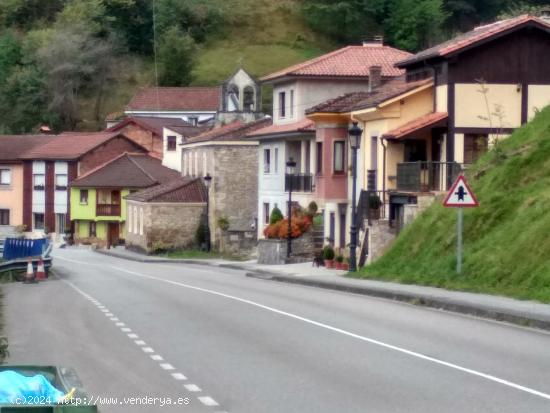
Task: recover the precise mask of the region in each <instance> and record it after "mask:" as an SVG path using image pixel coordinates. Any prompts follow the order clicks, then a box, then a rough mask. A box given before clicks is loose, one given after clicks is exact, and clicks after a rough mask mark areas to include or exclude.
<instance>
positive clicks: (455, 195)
mask: <svg viewBox="0 0 550 413" xmlns="http://www.w3.org/2000/svg"><path fill="white" fill-rule="evenodd" d="M443 206H445V207H448V208H456V207H459V208H460V207H463V208H473V207H478V206H479V203H478V202H477V199H476V196H475V195H474V193H473V192H472V190H471V189H470V186H469V185H468V182H467V181H466V177H465V176H464V175H459V176H458V178H456V181H455V183H454V184H453V186H452V187H451V189H450V190H449V193H448V194H447V196H446V197H445V201H443Z"/></svg>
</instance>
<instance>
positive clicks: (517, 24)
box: [397, 15, 550, 67]
mask: <svg viewBox="0 0 550 413" xmlns="http://www.w3.org/2000/svg"><path fill="white" fill-rule="evenodd" d="M525 25H536V26H539V27H541V28H543V29H546V30H549V29H550V23H548V22H546V21H544V20H542V19H540V18H538V17H535V16H530V15H523V16H519V17H515V18H512V19H507V20H501V21H498V22H495V23H492V24H488V25H485V26H480V27H477V28H475V29H474V30H471V31H469V32H466V33H464V34H461V35H459V36H457V37H455V38H453V39H451V40H448V41H446V42H444V43H441V44H438V45H436V46H434V47H431V48H429V49H426V50H423V51H421V52H420V53H417V54H415V55H414V56H411V57H409V58H408V59H404V60H402V61H400V62H399V63H397V66H398V67H406V66H408V65H410V64H413V63H417V62H420V61H422V60H426V59H430V58H433V57H439V56H441V57H444V56H448V55H451V54H454V53H456V52H459V51H461V50H463V49H465V48H469V47H471V46H474V45H476V44H477V43H479V42H482V41H486V40H488V39H490V38H492V37H494V36H497V35H500V34H503V33H506V32H509V31H514V30H517V29H519V28H521V27H523V26H525Z"/></svg>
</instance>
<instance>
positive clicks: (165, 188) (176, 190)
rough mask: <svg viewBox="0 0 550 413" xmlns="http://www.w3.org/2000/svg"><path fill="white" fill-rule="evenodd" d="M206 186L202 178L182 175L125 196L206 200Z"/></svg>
mask: <svg viewBox="0 0 550 413" xmlns="http://www.w3.org/2000/svg"><path fill="white" fill-rule="evenodd" d="M206 191H207V190H206V186H205V185H204V182H203V180H202V178H188V177H185V178H184V177H180V178H178V179H175V180H173V181H171V182H168V183H166V184H161V185H155V186H153V187H150V188H147V189H144V190H141V191H139V192H135V193H133V194H130V195H126V196H125V197H124V198H125V199H127V200H130V201H139V202H189V203H203V202H206V197H207V193H206Z"/></svg>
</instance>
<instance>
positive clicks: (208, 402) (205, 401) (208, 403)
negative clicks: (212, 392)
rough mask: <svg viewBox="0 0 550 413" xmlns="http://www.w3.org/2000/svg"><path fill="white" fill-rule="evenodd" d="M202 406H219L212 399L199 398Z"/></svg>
mask: <svg viewBox="0 0 550 413" xmlns="http://www.w3.org/2000/svg"><path fill="white" fill-rule="evenodd" d="M198 399H199V400H200V402H201V403H202V404H204V405H205V406H219V404H218V402H217V401H216V400H214V399H213V398H212V397H208V396H206V397H199V398H198Z"/></svg>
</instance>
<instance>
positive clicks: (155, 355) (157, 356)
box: [151, 354, 164, 361]
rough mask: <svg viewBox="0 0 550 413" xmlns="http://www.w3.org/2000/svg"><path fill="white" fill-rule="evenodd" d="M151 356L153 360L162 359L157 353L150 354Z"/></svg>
mask: <svg viewBox="0 0 550 413" xmlns="http://www.w3.org/2000/svg"><path fill="white" fill-rule="evenodd" d="M151 358H152V359H153V360H155V361H163V360H164V359H163V358H162V356H159V355H158V354H153V355H152V356H151Z"/></svg>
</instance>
